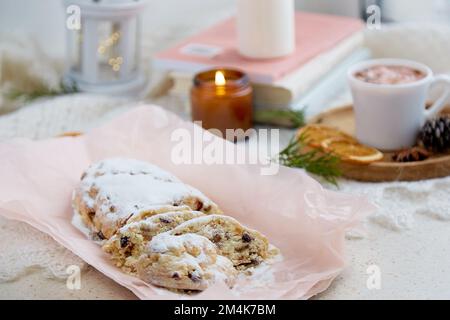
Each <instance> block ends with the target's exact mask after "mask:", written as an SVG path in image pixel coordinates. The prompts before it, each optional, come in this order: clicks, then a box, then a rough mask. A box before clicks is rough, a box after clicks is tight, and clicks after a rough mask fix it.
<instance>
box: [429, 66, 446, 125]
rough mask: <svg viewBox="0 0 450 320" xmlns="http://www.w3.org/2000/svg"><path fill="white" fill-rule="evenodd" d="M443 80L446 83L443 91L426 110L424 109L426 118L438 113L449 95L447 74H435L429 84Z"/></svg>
mask: <svg viewBox="0 0 450 320" xmlns="http://www.w3.org/2000/svg"><path fill="white" fill-rule="evenodd" d="M439 82H443V83H445V84H446V88H445V90H444V93H443V94H442V95H441V96H440V97H439V99H437V100H436V101H435V102H434V103H433V105H432V106H431V107H430V108H428V110H425V117H426V118H427V119H429V118H431V117H434V116H435V115H436V114H437V113H439V112H440V111H441V110H442V109H443V108H444V107H445V106H446V102H447V99H448V97H450V76H447V75H443V74H442V75H437V76H435V77H434V79H433V82H432V83H431V85H433V84H435V83H439Z"/></svg>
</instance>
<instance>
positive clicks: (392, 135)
mask: <svg viewBox="0 0 450 320" xmlns="http://www.w3.org/2000/svg"><path fill="white" fill-rule="evenodd" d="M348 81H349V84H350V87H351V91H352V96H353V105H354V111H355V121H356V138H357V139H358V140H359V141H360V142H361V143H363V144H366V145H369V146H372V147H375V148H377V149H381V150H386V151H392V150H399V149H402V148H408V147H411V146H413V145H414V144H415V143H416V139H417V134H418V132H419V131H420V128H421V127H422V125H423V124H424V122H425V120H426V119H428V118H431V117H433V116H435V115H436V114H437V113H439V112H440V111H441V110H442V109H443V108H444V107H445V105H446V104H447V100H448V98H449V96H450V77H449V76H446V75H437V76H434V75H433V72H432V71H431V69H430V68H428V67H427V66H426V65H423V64H421V63H418V62H414V61H409V60H401V59H378V60H369V61H365V62H360V63H358V64H356V65H354V66H352V67H351V68H350V70H349V71H348ZM438 82H439V83H444V84H446V85H445V89H444V92H443V93H442V95H441V96H440V97H439V98H438V99H437V100H436V101H435V102H434V103H433V104H432V106H431V107H430V108H428V109H427V108H426V102H427V98H428V94H429V89H430V86H431V85H433V84H435V83H438Z"/></svg>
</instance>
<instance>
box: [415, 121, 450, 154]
mask: <svg viewBox="0 0 450 320" xmlns="http://www.w3.org/2000/svg"><path fill="white" fill-rule="evenodd" d="M419 144H420V145H422V146H423V147H424V148H426V149H428V150H431V151H434V152H445V151H447V150H450V117H449V116H441V117H438V118H435V119H431V120H428V121H427V122H426V123H425V124H424V126H423V127H422V130H421V131H420V133H419Z"/></svg>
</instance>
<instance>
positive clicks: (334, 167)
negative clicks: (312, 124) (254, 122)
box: [278, 135, 342, 186]
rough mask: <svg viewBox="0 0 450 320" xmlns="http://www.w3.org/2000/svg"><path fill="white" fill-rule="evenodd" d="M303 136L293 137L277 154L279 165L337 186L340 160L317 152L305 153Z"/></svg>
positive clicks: (339, 174)
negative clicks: (301, 170) (304, 172)
mask: <svg viewBox="0 0 450 320" xmlns="http://www.w3.org/2000/svg"><path fill="white" fill-rule="evenodd" d="M305 138H306V137H305V136H304V135H302V136H300V137H294V138H293V139H291V141H290V142H289V144H288V146H287V147H286V148H285V149H284V150H282V151H281V152H280V153H279V154H278V161H279V163H280V164H281V165H284V166H287V167H292V168H302V169H305V170H306V171H307V172H310V173H312V174H315V175H317V176H319V177H321V178H322V179H324V180H325V181H327V182H329V183H331V184H333V185H336V186H337V184H338V183H337V178H338V177H340V176H341V174H342V173H341V170H340V169H339V163H340V159H339V158H338V157H336V156H334V155H331V154H324V153H322V152H320V151H318V150H309V151H305V150H304V147H305Z"/></svg>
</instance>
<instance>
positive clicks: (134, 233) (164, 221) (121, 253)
mask: <svg viewBox="0 0 450 320" xmlns="http://www.w3.org/2000/svg"><path fill="white" fill-rule="evenodd" d="M178 208H179V209H180V210H179V211H170V212H165V213H160V214H157V215H153V216H150V217H147V218H145V219H144V220H139V221H135V222H128V223H127V224H126V225H124V226H123V227H121V228H120V229H119V230H118V231H117V233H116V234H115V235H113V236H112V237H111V238H109V240H107V241H106V242H105V244H104V245H103V250H104V251H105V252H107V253H109V254H111V258H112V260H113V261H114V263H115V264H116V266H118V267H121V268H122V270H124V271H126V272H128V273H135V272H136V268H135V264H136V261H137V259H138V258H139V257H140V256H141V255H142V253H143V252H144V249H145V247H146V246H147V244H148V242H150V241H151V240H152V238H153V237H154V236H156V235H158V234H160V233H163V232H166V231H169V230H171V229H173V228H175V227H177V226H178V225H180V224H182V223H183V222H186V221H188V220H191V219H194V218H198V217H202V216H204V215H205V214H204V213H202V212H199V211H192V210H191V209H190V208H189V207H187V206H183V207H178Z"/></svg>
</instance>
